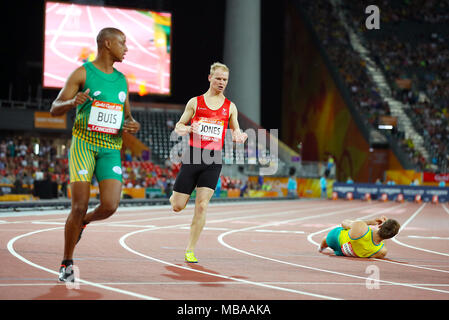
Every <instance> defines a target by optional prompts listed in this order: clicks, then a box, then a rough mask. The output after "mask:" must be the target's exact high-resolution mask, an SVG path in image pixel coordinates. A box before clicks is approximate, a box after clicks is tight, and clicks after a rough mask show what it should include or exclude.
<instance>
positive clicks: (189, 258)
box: [185, 250, 198, 263]
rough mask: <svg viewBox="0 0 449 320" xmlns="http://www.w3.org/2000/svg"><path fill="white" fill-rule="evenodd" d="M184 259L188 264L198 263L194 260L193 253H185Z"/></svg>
mask: <svg viewBox="0 0 449 320" xmlns="http://www.w3.org/2000/svg"><path fill="white" fill-rule="evenodd" d="M185 259H186V261H187V262H189V263H198V259H197V258H195V255H194V254H193V251H190V250H189V251H186V255H185Z"/></svg>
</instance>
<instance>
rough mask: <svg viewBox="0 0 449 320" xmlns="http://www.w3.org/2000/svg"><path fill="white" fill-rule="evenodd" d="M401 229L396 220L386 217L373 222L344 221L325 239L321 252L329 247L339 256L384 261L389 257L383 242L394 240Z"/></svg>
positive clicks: (322, 242)
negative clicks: (383, 259)
mask: <svg viewBox="0 0 449 320" xmlns="http://www.w3.org/2000/svg"><path fill="white" fill-rule="evenodd" d="M369 226H375V227H373V228H371V227H369ZM399 229H400V225H399V223H398V222H397V221H396V220H394V219H387V218H386V217H385V216H381V217H379V218H375V219H373V220H343V222H342V223H341V227H336V228H334V229H332V230H331V231H329V233H328V234H327V236H326V237H324V238H323V240H322V241H321V244H320V246H319V252H323V251H324V249H326V248H327V247H329V248H331V249H332V250H334V253H335V255H337V256H347V257H358V258H379V259H382V258H385V256H386V255H387V248H386V246H385V244H384V242H383V240H385V239H390V238H393V237H394V236H395V235H397V234H398V232H399Z"/></svg>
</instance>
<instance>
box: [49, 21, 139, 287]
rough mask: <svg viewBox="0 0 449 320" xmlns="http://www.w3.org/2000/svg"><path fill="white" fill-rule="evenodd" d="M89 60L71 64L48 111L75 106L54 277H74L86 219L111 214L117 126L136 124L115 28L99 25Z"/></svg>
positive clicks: (118, 181)
mask: <svg viewBox="0 0 449 320" xmlns="http://www.w3.org/2000/svg"><path fill="white" fill-rule="evenodd" d="M96 41H97V48H98V53H97V57H96V58H95V60H93V61H92V62H91V63H90V62H89V63H86V64H84V65H82V66H80V67H78V68H76V69H75V70H74V71H73V72H72V74H70V76H69V77H68V78H67V81H66V82H65V85H64V87H63V88H62V90H61V91H60V92H59V94H58V96H57V98H56V99H55V100H54V101H53V103H52V106H51V109H50V113H51V114H52V115H53V116H58V115H63V114H66V113H67V112H68V111H70V110H72V109H74V108H76V118H75V123H74V126H73V130H72V135H73V138H72V143H71V146H70V151H69V170H70V190H71V197H72V207H71V210H70V214H69V216H68V217H67V220H66V224H65V229H64V255H63V260H62V262H61V265H60V268H59V280H60V281H64V282H68V281H74V271H73V252H74V250H75V246H76V244H77V242H78V241H79V240H80V238H81V234H82V232H83V230H84V228H85V227H86V225H88V224H89V223H90V222H92V221H98V220H104V219H107V218H108V217H110V216H111V215H112V214H114V213H115V212H116V210H117V208H118V205H119V203H120V196H121V192H122V177H121V173H122V172H121V159H120V149H121V146H122V132H128V133H130V134H135V133H137V132H138V131H139V129H140V124H139V123H138V122H137V121H136V120H134V118H133V117H132V115H131V109H130V103H129V94H128V83H127V81H126V79H125V77H124V75H123V74H122V73H120V72H118V71H117V70H116V69H115V68H114V66H113V65H114V63H116V62H122V61H123V59H124V57H125V55H126V52H127V51H128V48H127V46H126V36H125V34H124V33H123V32H122V31H120V30H119V29H116V28H104V29H102V30H100V32H99V33H98V35H97V38H96ZM93 174H95V175H96V177H97V180H98V185H99V189H100V192H99V196H100V203H99V204H98V206H97V207H95V208H94V209H93V210H90V211H89V212H87V210H88V205H89V199H90V187H91V179H92V175H93Z"/></svg>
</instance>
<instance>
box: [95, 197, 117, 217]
mask: <svg viewBox="0 0 449 320" xmlns="http://www.w3.org/2000/svg"><path fill="white" fill-rule="evenodd" d="M118 204H119V203H118V201H106V202H102V203H101V204H100V207H99V211H100V212H99V213H100V214H101V216H102V218H103V219H106V218H108V217H110V216H112V215H113V214H114V213H115V212H116V211H117V208H118Z"/></svg>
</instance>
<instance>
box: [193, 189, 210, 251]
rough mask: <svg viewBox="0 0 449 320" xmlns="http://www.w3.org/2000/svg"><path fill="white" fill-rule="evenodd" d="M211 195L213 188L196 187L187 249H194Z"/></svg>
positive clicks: (204, 221) (202, 226)
mask: <svg viewBox="0 0 449 320" xmlns="http://www.w3.org/2000/svg"><path fill="white" fill-rule="evenodd" d="M213 195H214V189H211V188H207V187H200V188H196V199H195V211H194V215H193V219H192V224H191V226H190V238H189V243H188V245H187V249H186V250H187V251H194V250H195V246H196V243H197V242H198V239H199V237H200V234H201V231H202V230H203V228H204V224H205V223H206V211H207V207H208V205H209V201H210V199H211V198H212V196H213Z"/></svg>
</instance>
